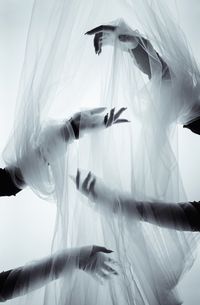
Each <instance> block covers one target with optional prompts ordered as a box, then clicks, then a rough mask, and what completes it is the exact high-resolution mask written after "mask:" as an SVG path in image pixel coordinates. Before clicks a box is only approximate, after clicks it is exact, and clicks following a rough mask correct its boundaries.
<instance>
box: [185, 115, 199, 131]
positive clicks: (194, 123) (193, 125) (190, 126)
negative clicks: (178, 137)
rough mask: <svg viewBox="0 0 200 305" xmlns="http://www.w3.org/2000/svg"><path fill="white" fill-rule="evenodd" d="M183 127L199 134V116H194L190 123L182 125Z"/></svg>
mask: <svg viewBox="0 0 200 305" xmlns="http://www.w3.org/2000/svg"><path fill="white" fill-rule="evenodd" d="M183 127H184V128H188V129H190V130H191V131H192V132H194V133H196V134H199V135H200V117H198V118H196V119H195V120H194V121H192V122H191V123H188V124H185V125H183Z"/></svg>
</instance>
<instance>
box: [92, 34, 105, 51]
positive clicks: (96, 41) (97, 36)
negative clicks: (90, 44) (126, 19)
mask: <svg viewBox="0 0 200 305" xmlns="http://www.w3.org/2000/svg"><path fill="white" fill-rule="evenodd" d="M102 36H103V34H102V33H98V34H95V36H94V49H95V53H96V54H98V55H99V54H100V53H101V46H102V42H101V38H102Z"/></svg>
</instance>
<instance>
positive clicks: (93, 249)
mask: <svg viewBox="0 0 200 305" xmlns="http://www.w3.org/2000/svg"><path fill="white" fill-rule="evenodd" d="M96 252H103V253H112V252H113V251H112V250H110V249H107V248H105V247H102V246H93V248H92V253H91V255H93V254H95V253H96Z"/></svg>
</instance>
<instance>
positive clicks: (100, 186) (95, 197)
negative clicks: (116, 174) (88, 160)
mask: <svg viewBox="0 0 200 305" xmlns="http://www.w3.org/2000/svg"><path fill="white" fill-rule="evenodd" d="M82 176H83V174H82V173H81V172H80V170H77V175H76V178H74V177H73V176H71V178H72V180H73V181H74V182H75V183H76V187H77V189H78V190H79V191H80V192H81V193H83V194H84V195H85V196H86V197H87V198H88V199H90V200H91V201H93V202H95V203H97V204H96V205H95V208H97V209H98V211H99V212H103V214H104V213H105V214H106V215H107V214H108V212H111V213H115V214H117V213H118V212H119V210H120V200H119V192H117V191H116V190H113V189H111V188H109V187H108V186H106V185H105V183H103V182H102V181H101V180H100V179H99V178H97V177H96V176H95V175H93V174H92V173H91V172H89V173H88V174H87V176H86V177H85V178H82ZM84 176H85V175H84Z"/></svg>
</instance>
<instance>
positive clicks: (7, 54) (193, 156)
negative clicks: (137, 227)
mask: <svg viewBox="0 0 200 305" xmlns="http://www.w3.org/2000/svg"><path fill="white" fill-rule="evenodd" d="M138 1H139V0H138ZM162 1H167V0H162ZM167 3H169V5H171V8H172V9H175V10H177V12H178V15H179V19H180V23H181V26H182V28H183V30H184V32H185V33H186V36H187V38H188V40H189V43H190V44H191V48H192V50H193V52H194V54H195V57H196V59H197V61H198V62H200V39H199V28H200V1H199V0H190V1H188V0H177V1H176V4H174V1H173V0H170V1H169V0H168V1H167ZM32 4H33V0H0V166H1V167H3V166H4V162H3V160H2V157H1V155H2V152H3V149H4V147H5V144H6V142H7V139H8V136H9V134H10V131H11V128H12V124H13V119H14V106H15V101H16V96H17V90H18V85H19V77H20V71H21V68H22V63H23V55H24V51H25V39H26V35H27V30H28V24H29V20H30V14H31V8H32ZM119 17H120V16H119ZM179 164H180V170H181V173H182V179H183V183H184V186H185V190H186V193H187V196H188V198H189V200H191V201H192V200H196V201H198V200H200V136H197V135H195V134H192V133H191V132H190V131H189V130H186V129H183V128H182V127H181V126H180V128H179ZM55 213H56V210H55V206H54V205H53V204H49V203H47V202H45V201H42V200H40V199H39V198H38V197H36V196H35V195H34V194H33V193H32V192H31V191H30V190H28V189H26V190H24V191H23V192H21V193H20V194H19V195H17V196H16V197H13V198H6V197H5V198H0V245H1V248H0V249H1V250H0V270H2V271H3V270H7V269H10V268H13V267H16V266H19V265H20V264H24V263H25V262H27V261H30V260H33V259H36V258H39V257H42V256H44V255H46V254H48V251H49V249H50V244H51V237H52V233H53V225H54V219H55ZM199 254H200V253H199ZM199 281H200V258H199V257H198V253H197V259H196V262H195V264H194V266H193V268H192V270H191V271H190V272H189V274H187V275H186V276H185V277H184V279H183V280H182V282H181V284H180V285H179V288H180V292H181V296H182V299H183V300H184V304H187V305H199V301H200V289H199Z"/></svg>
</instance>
